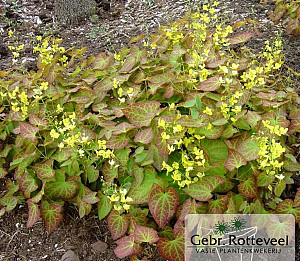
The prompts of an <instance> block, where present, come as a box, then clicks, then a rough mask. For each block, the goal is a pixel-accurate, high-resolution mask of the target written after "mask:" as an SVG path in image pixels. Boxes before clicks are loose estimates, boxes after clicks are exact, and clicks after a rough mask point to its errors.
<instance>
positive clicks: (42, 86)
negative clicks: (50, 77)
mask: <svg viewBox="0 0 300 261" xmlns="http://www.w3.org/2000/svg"><path fill="white" fill-rule="evenodd" d="M48 84H49V83H48V82H42V83H41V89H42V90H47V89H48Z"/></svg>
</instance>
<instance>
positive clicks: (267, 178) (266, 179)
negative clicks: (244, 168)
mask: <svg viewBox="0 0 300 261" xmlns="http://www.w3.org/2000/svg"><path fill="white" fill-rule="evenodd" d="M274 179H275V177H274V176H273V175H268V174H267V173H266V172H262V173H260V174H259V175H258V177H257V186H259V187H267V186H268V185H270V184H271V183H272V182H273V181H274Z"/></svg>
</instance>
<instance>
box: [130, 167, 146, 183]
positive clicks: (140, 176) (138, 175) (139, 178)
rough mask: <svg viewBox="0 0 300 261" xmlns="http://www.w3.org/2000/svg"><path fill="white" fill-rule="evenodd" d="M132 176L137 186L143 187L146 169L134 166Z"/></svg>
mask: <svg viewBox="0 0 300 261" xmlns="http://www.w3.org/2000/svg"><path fill="white" fill-rule="evenodd" d="M132 175H133V176H134V179H135V181H136V183H137V184H139V185H141V184H142V182H143V180H144V168H141V167H139V166H138V165H134V166H133V168H132Z"/></svg>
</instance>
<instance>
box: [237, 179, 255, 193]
mask: <svg viewBox="0 0 300 261" xmlns="http://www.w3.org/2000/svg"><path fill="white" fill-rule="evenodd" d="M238 190H239V192H240V193H241V194H242V195H244V196H246V197H248V198H258V190H257V185H256V180H255V177H254V176H251V177H249V178H248V179H247V180H245V181H243V182H242V183H240V184H239V185H238Z"/></svg>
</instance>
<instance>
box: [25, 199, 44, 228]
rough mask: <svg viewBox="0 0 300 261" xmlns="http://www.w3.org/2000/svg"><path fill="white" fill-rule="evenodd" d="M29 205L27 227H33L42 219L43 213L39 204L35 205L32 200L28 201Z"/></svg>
mask: <svg viewBox="0 0 300 261" xmlns="http://www.w3.org/2000/svg"><path fill="white" fill-rule="evenodd" d="M27 204H28V219H27V224H26V227H27V228H30V227H32V226H33V225H34V224H35V223H36V222H37V221H38V220H39V218H40V215H41V212H40V209H39V207H38V205H37V204H35V203H33V202H32V201H31V200H28V201H27Z"/></svg>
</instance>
